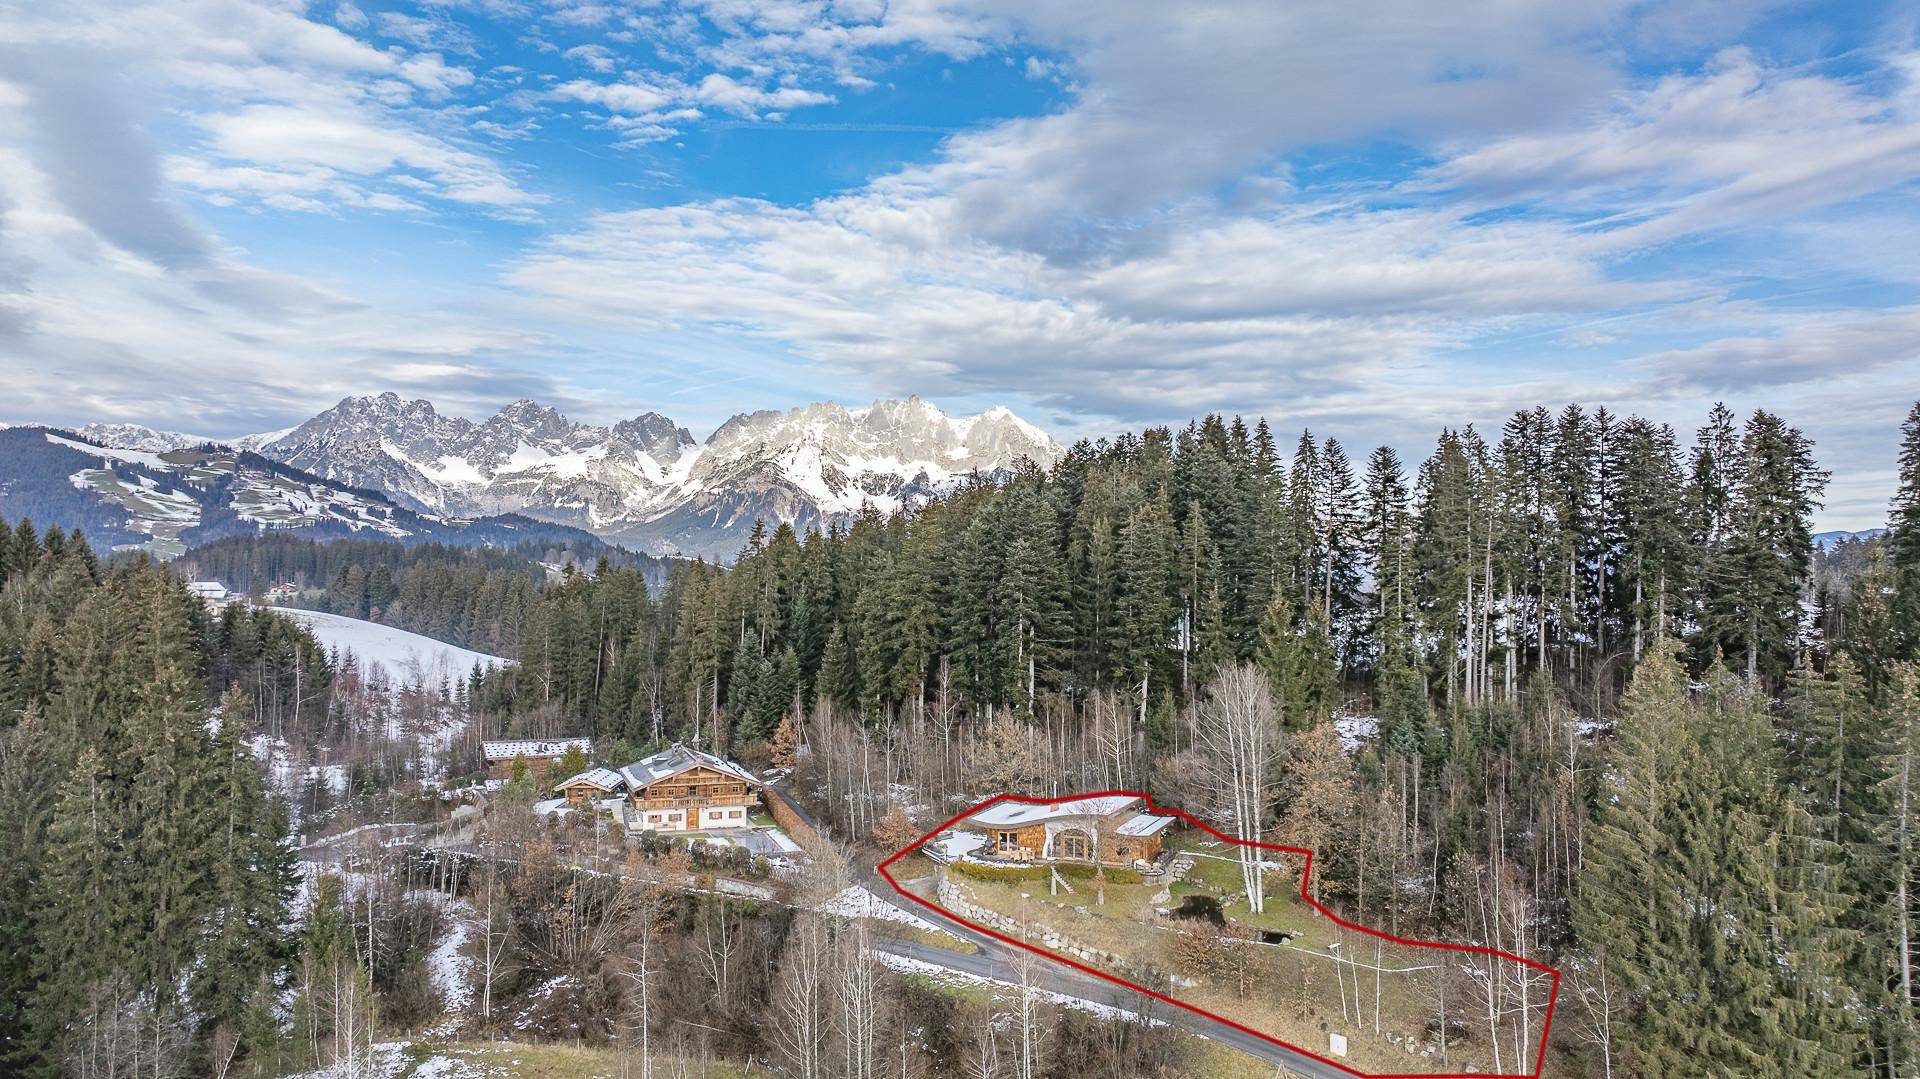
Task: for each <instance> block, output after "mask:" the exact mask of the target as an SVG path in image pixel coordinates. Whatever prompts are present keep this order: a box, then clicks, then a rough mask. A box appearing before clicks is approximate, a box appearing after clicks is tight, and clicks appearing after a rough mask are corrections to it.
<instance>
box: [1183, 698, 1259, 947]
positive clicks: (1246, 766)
mask: <svg viewBox="0 0 1920 1079" xmlns="http://www.w3.org/2000/svg"><path fill="white" fill-rule="evenodd" d="M1194 745H1195V747H1196V748H1198V749H1199V750H1200V751H1201V753H1202V754H1203V755H1204V756H1205V757H1206V758H1207V760H1208V762H1209V763H1210V764H1211V765H1212V768H1211V770H1210V773H1209V774H1210V776H1211V777H1212V783H1211V786H1212V790H1211V792H1210V793H1211V795H1212V797H1213V799H1214V801H1215V803H1216V804H1217V805H1219V806H1220V807H1221V808H1223V809H1225V810H1226V811H1227V813H1228V815H1229V817H1230V819H1231V821H1232V827H1233V834H1234V837H1235V838H1237V839H1241V840H1247V841H1258V840H1259V839H1260V832H1261V825H1262V824H1263V823H1265V820H1266V814H1267V805H1268V803H1269V801H1270V800H1271V795H1272V787H1273V775H1274V769H1275V766H1276V764H1277V763H1278V761H1279V759H1280V745H1281V742H1280V715H1279V709H1278V708H1277V707H1276V706H1275V704H1274V700H1273V689H1272V687H1271V686H1270V685H1269V683H1268V681H1267V676H1266V674H1265V673H1264V672H1262V671H1261V670H1260V669H1259V668H1257V667H1254V666H1252V665H1250V664H1241V665H1239V666H1235V667H1226V668H1223V669H1222V670H1221V671H1220V673H1219V674H1218V675H1217V676H1216V677H1215V678H1214V680H1213V684H1212V685H1210V686H1208V687H1207V695H1206V699H1205V700H1204V701H1202V702H1201V704H1200V710H1199V713H1198V716H1197V723H1196V729H1195V731H1194ZM1236 853H1237V854H1238V855H1239V859H1240V877H1241V880H1242V882H1243V883H1244V884H1245V885H1246V890H1247V907H1248V909H1249V910H1251V911H1252V912H1253V913H1255V914H1259V913H1262V912H1263V911H1265V910H1266V909H1267V908H1266V902H1267V896H1266V881H1265V878H1264V877H1263V876H1262V874H1261V861H1262V856H1261V851H1260V849H1259V848H1257V847H1253V846H1249V845H1247V844H1246V843H1241V844H1236Z"/></svg>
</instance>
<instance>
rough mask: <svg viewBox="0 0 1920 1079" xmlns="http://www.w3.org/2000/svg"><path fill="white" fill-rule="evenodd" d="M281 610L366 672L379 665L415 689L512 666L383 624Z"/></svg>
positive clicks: (328, 647)
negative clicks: (482, 670) (486, 669)
mask: <svg viewBox="0 0 1920 1079" xmlns="http://www.w3.org/2000/svg"><path fill="white" fill-rule="evenodd" d="M276 610H278V611H279V612H280V613H281V614H284V615H287V616H288V617H290V618H293V619H294V620H296V621H298V622H299V623H300V624H301V625H303V626H305V627H306V628H307V631H308V632H310V633H312V634H313V636H314V639H315V640H318V641H319V642H320V643H321V645H322V646H324V647H326V648H327V649H329V650H336V649H337V650H339V651H342V652H352V653H353V654H354V656H355V657H356V658H357V659H358V660H359V661H360V666H361V669H363V670H365V669H368V668H369V667H370V666H371V665H372V664H379V665H380V666H381V667H383V668H385V670H386V673H387V676H388V677H389V678H391V679H394V680H396V681H399V682H403V683H407V684H410V685H417V686H427V687H430V688H433V689H439V688H441V687H443V686H447V685H450V684H451V683H452V682H453V681H454V680H456V679H461V678H465V677H467V676H468V675H469V674H472V673H473V668H474V665H475V664H478V665H480V666H482V667H500V666H507V665H510V664H512V662H513V661H512V660H510V659H503V658H501V657H499V656H490V655H488V654H486V653H485V652H475V651H473V650H472V649H468V648H460V647H457V646H455V645H451V644H447V643H446V642H444V641H436V640H434V639H433V638H432V637H423V636H421V635H420V634H418V633H409V632H407V631H406V630H404V629H395V628H393V627H392V626H383V625H381V624H380V623H378V622H368V621H365V620H363V619H359V618H348V617H347V616H345V615H339V614H327V613H325V612H322V611H304V610H300V609H298V608H294V607H279V608H276Z"/></svg>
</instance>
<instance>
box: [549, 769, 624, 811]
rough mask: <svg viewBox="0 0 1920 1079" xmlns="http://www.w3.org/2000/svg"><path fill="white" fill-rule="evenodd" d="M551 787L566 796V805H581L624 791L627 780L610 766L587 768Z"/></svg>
mask: <svg viewBox="0 0 1920 1079" xmlns="http://www.w3.org/2000/svg"><path fill="white" fill-rule="evenodd" d="M553 789H554V790H556V791H558V792H560V793H561V794H562V795H564V796H565V797H566V799H567V804H568V805H576V806H583V805H591V804H593V803H595V802H599V801H604V800H606V799H607V798H610V797H612V796H614V795H617V794H620V793H622V792H624V791H625V790H626V789H627V780H626V777H625V776H622V775H621V774H620V773H619V772H616V771H614V770H613V769H611V768H589V769H587V770H586V771H584V772H581V773H580V774H579V775H576V776H569V777H568V778H566V779H563V780H561V781H560V782H558V783H555V784H554V785H553Z"/></svg>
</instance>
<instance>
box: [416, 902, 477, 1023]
mask: <svg viewBox="0 0 1920 1079" xmlns="http://www.w3.org/2000/svg"><path fill="white" fill-rule="evenodd" d="M446 908H447V922H448V927H447V935H446V936H444V937H442V938H440V943H439V944H438V945H436V946H435V947H434V949H433V951H431V952H428V953H427V977H428V978H429V979H430V980H431V981H432V982H433V989H434V992H436V993H438V994H440V1001H441V1003H442V1005H443V1006H444V1007H445V1010H446V1012H447V1018H448V1020H449V1021H450V1022H452V1021H455V1020H457V1019H458V1017H459V1015H460V1013H462V1012H464V1011H466V1010H467V1008H468V1007H469V1006H470V1005H472V1004H473V958H472V957H471V956H469V955H467V954H465V953H464V952H463V951H462V949H463V948H465V947H466V946H467V939H468V938H469V937H470V936H471V935H472V932H473V922H472V920H471V919H472V918H473V914H474V910H473V905H472V904H471V903H468V902H467V901H466V900H464V899H454V900H451V901H449V902H448V903H447V905H446Z"/></svg>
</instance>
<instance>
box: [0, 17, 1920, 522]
mask: <svg viewBox="0 0 1920 1079" xmlns="http://www.w3.org/2000/svg"><path fill="white" fill-rule="evenodd" d="M1917 30H1920V10H1917V9H1916V7H1915V6H1914V5H1913V4H1888V3H1876V2H1856V3H1848V4H1782V3H1767V2H1764V0H1752V2H1748V0H1672V2H1665V3H1662V2H1643V3H1634V2H1626V0H1543V2H1532V0H1486V2H1477V0H1459V2H1455V3H1448V4H1439V5H1436V4H1434V3H1432V2H1431V0H1288V2H1285V3H1276V2H1274V0H1248V2H1245V3H1238V2H1232V0H1214V2H1181V3H1178V4H1170V3H1167V2H1165V0H973V2H962V0H768V2H751V0H684V2H682V0H653V2H648V0H640V2H626V0H443V2H431V0H430V2H423V3H398V4H396V3H385V2H372V0H351V2H337V3H336V2H323V3H312V4H303V3H299V2H297V0H287V2H272V0H171V2H167V0H163V2H158V3H155V2H145V3H126V4H115V3H103V2H97V0H73V2H67V3H59V4H49V3H40V2H29V0H0V420H16V421H17V420H26V419H35V420H43V421H53V422H61V423H77V422H81V421H85V420H90V419H115V420H133V421H139V422H146V423H151V424H154V425H156V426H163V427H169V428H174V429H183V430H188V431H193V432H196V433H203V434H209V435H217V436H228V435H237V434H242V433H247V432H250V431H256V430H263V429H270V428H273V427H279V426H285V425H287V424H289V423H292V422H296V421H298V420H300V419H302V418H304V417H305V416H307V415H310V414H312V413H313V412H315V411H317V410H318V409H320V408H323V407H325V406H326V405H328V404H330V403H332V401H334V400H335V399H337V398H338V397H340V396H342V395H344V394H347V393H356V392H368V391H377V390H387V389H392V390H397V391H400V392H402V393H404V394H409V395H417V396H426V397H430V398H432V399H433V400H435V401H436V402H437V403H439V404H440V405H442V407H443V408H444V409H445V410H447V411H450V412H454V413H458V414H466V415H476V416H477V415H484V414H486V413H488V412H491V411H492V410H493V409H495V408H497V407H498V406H499V405H500V404H502V403H504V402H506V401H508V400H511V399H513V398H515V397H520V396H533V397H536V398H539V399H541V400H544V401H549V402H551V403H554V404H556V405H559V406H560V407H561V408H562V409H563V410H565V411H567V412H568V413H569V414H571V415H573V416H575V417H576V418H579V419H591V420H602V421H605V420H612V419H617V418H620V417H622V416H626V415H632V414H633V413H635V412H638V411H642V410H646V409H657V410H659V411H662V412H665V413H667V414H668V415H671V416H673V417H674V418H676V419H678V420H680V421H681V422H683V423H686V424H688V425H690V426H692V427H694V428H695V429H696V430H703V429H710V428H711V427H712V426H714V425H715V424H717V423H718V422H719V421H720V420H721V419H723V418H725V417H726V416H727V415H729V414H731V413H733V412H736V411H739V410H742V409H745V408H757V407H784V406H790V405H794V404H800V403H804V402H807V401H812V400H820V399H837V400H841V401H846V402H861V401H865V400H869V399H872V398H874V397H877V396H892V395H900V394H905V393H908V392H918V393H920V394H921V395H922V396H925V397H928V398H929V399H931V400H934V401H936V402H938V403H940V404H942V405H944V406H947V407H949V408H952V409H956V410H973V409H977V408H980V407H984V406H986V405H989V404H995V403H1005V404H1008V405H1010V406H1012V407H1013V408H1015V409H1016V410H1017V411H1019V412H1021V413H1022V414H1024V415H1026V416H1027V417H1029V418H1031V419H1033V420H1034V421H1036V422H1038V423H1040V424H1042V425H1043V426H1047V427H1049V428H1050V429H1052V430H1053V431H1054V432H1055V433H1056V434H1057V435H1060V436H1062V437H1069V438H1070V437H1074V436H1078V435H1082V434H1089V435H1091V434H1100V433H1106V432H1111V431H1113V430H1117V429H1120V428H1122V427H1137V426H1139V425H1141V424H1143V423H1149V422H1154V423H1157V422H1183V421H1184V420H1185V419H1186V418H1187V417H1189V416H1192V415H1194V414H1198V413H1204V412H1207V411H1215V410H1218V411H1227V412H1240V413H1245V414H1248V415H1253V414H1264V415H1266V416H1268V417H1269V418H1270V419H1271V420H1272V421H1273V422H1274V424H1275V425H1276V426H1277V427H1278V428H1281V429H1283V430H1287V431H1292V430H1296V429H1298V428H1299V427H1301V426H1303V425H1308V426H1311V427H1312V428H1313V429H1314V430H1315V431H1316V432H1318V433H1322V434H1333V435H1337V436H1339V437H1340V438H1341V439H1342V440H1343V441H1345V442H1347V443H1348V444H1349V445H1350V446H1363V447H1364V446H1367V445H1370V444H1373V443H1377V442H1382V441H1386V442H1392V443H1394V444H1396V445H1398V446H1399V447H1400V448H1401V449H1402V450H1403V451H1405V452H1407V453H1408V454H1410V455H1415V456H1418V455H1423V454H1424V453H1425V452H1426V449H1427V448H1429V447H1430V446H1431V440H1432V437H1433V435H1434V434H1435V433H1436V432H1437V430H1438V429H1439V428H1440V426H1442V425H1443V424H1451V425H1458V424H1461V423H1464V422H1468V421H1477V422H1479V423H1481V424H1482V425H1486V426H1493V425H1497V424H1498V422H1499V420H1500V418H1501V417H1502V416H1503V415H1504V414H1505V413H1507V412H1508V411H1509V410H1511V409H1512V408H1513V407H1515V406H1519V405H1530V404H1533V403H1536V402H1542V403H1547V404H1550V405H1559V404H1563V403H1565V402H1568V401H1578V402H1580V403H1582V404H1585V405H1588V406H1590V407H1591V406H1597V405H1603V404H1604V405H1606V406H1607V407H1609V408H1612V409H1615V410H1617V411H1623V412H1624V411H1635V412H1639V413H1641V414H1644V415H1648V416H1651V417H1654V418H1657V419H1661V420H1666V421H1670V422H1673V423H1674V424H1675V425H1676V426H1678V427H1680V428H1681V429H1682V431H1683V432H1686V433H1687V438H1688V439H1689V440H1690V438H1691V434H1690V433H1691V430H1692V429H1693V428H1694V427H1695V426H1696V425H1697V424H1698V423H1699V421H1700V418H1701V416H1702V415H1703V414H1704V412H1705V410H1706V408H1707V407H1708V406H1709V405H1710V403H1711V402H1713V401H1715V400H1725V401H1726V402H1728V403H1729V404H1730V405H1732V406H1734V407H1735V408H1737V409H1743V410H1744V409H1750V408H1753V407H1755V406H1766V407H1769V408H1773V409H1775V410H1776V411H1779V412H1782V413H1784V414H1785V415H1787V416H1788V417H1789V418H1790V419H1791V420H1792V421H1794V422H1796V423H1798V424H1800V425H1802V426H1803V427H1804V428H1805V429H1806V430H1807V432H1808V433H1809V434H1810V435H1812V436H1813V437H1814V438H1815V439H1816V440H1817V442H1818V443H1819V451H1820V455H1821V458H1822V460H1823V461H1824V462H1825V463H1826V464H1828V465H1829V466H1830V467H1832V468H1834V469H1835V472H1836V476H1835V482H1834V485H1833V488H1832V490H1831V492H1830V495H1829V500H1828V508H1827V511H1826V513H1825V514H1824V516H1823V517H1822V523H1823V524H1824V525H1828V526H1835V527H1840V526H1845V527H1863V526H1867V525H1873V524H1878V523H1880V522H1881V521H1882V519H1883V518H1884V505H1885V498H1886V495H1887V493H1888V491H1889V490H1890V487H1891V476H1892V458H1893V454H1894V447H1895V441H1896V435H1897V428H1898V424H1899V420H1900V418H1901V416H1902V415H1903V414H1904V412H1905V410H1906V408H1907V407H1908V406H1910V405H1911V404H1912V402H1913V399H1914V398H1915V397H1916V396H1920V288H1917V286H1920V243H1916V242H1915V241H1916V235H1917V233H1916V229H1915V225H1916V224H1917V223H1920V207H1916V203H1915V198H1914V196H1915V193H1916V184H1915V179H1916V177H1917V176H1920V36H1917V33H1916V32H1917Z"/></svg>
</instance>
